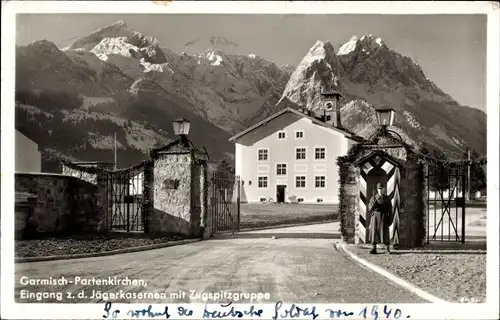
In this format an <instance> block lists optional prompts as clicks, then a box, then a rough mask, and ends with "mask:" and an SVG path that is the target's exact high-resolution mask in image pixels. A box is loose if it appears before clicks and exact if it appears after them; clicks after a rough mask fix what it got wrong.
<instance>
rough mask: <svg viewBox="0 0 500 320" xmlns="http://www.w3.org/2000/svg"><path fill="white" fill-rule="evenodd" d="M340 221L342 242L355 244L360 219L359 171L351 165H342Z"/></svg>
mask: <svg viewBox="0 0 500 320" xmlns="http://www.w3.org/2000/svg"><path fill="white" fill-rule="evenodd" d="M339 169H340V185H341V186H343V187H341V188H340V197H339V198H340V220H341V233H342V241H344V242H346V243H355V241H356V238H357V237H356V234H357V228H356V225H357V223H359V221H358V219H357V217H358V206H357V201H358V194H359V191H358V190H359V186H358V184H359V172H358V171H359V169H358V168H357V167H355V166H354V165H352V164H350V163H346V164H342V165H340V168H339Z"/></svg>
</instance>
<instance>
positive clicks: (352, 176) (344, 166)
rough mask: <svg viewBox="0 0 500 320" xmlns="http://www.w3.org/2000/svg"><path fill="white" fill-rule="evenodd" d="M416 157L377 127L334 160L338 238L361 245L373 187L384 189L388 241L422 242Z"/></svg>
mask: <svg viewBox="0 0 500 320" xmlns="http://www.w3.org/2000/svg"><path fill="white" fill-rule="evenodd" d="M421 157H422V156H421V155H420V154H418V153H416V152H415V149H414V147H413V146H411V145H408V144H406V143H405V142H404V141H403V140H402V139H396V138H395V137H393V136H392V135H391V134H390V133H389V132H388V131H387V128H384V127H382V128H381V129H380V130H379V131H378V132H376V133H375V134H374V135H373V136H372V137H371V139H370V140H367V141H363V142H362V143H359V144H355V145H353V146H352V147H351V148H350V149H349V152H348V154H347V155H346V156H343V157H339V158H338V159H337V164H338V166H339V171H340V190H339V194H340V197H339V198H340V199H339V200H340V215H341V221H340V222H341V232H342V239H343V240H344V241H345V242H347V243H355V244H359V243H365V242H367V241H369V240H368V237H367V234H368V233H369V230H370V217H371V212H370V210H369V208H368V203H369V200H370V198H371V197H372V195H373V192H374V191H373V190H374V186H375V184H376V182H379V183H381V184H382V185H384V186H385V189H386V191H387V196H388V197H389V199H390V201H391V203H392V212H391V220H390V223H389V233H390V241H391V244H393V245H398V246H400V247H402V248H412V247H418V246H422V245H423V244H424V241H425V234H426V229H425V221H426V211H427V207H426V189H425V185H426V180H425V179H426V176H425V170H424V169H425V168H424V166H423V165H422V163H421Z"/></svg>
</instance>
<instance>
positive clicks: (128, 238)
mask: <svg viewBox="0 0 500 320" xmlns="http://www.w3.org/2000/svg"><path fill="white" fill-rule="evenodd" d="M182 239H185V237H182V236H179V235H172V236H168V237H161V238H148V237H146V236H145V235H143V234H138V235H133V234H124V235H119V234H118V235H117V234H115V235H113V234H110V235H84V236H73V237H71V238H69V237H66V238H48V239H33V240H16V241H15V256H16V257H44V256H59V255H70V254H80V253H97V252H106V251H112V250H117V249H124V248H131V247H139V246H146V245H151V244H159V243H168V242H172V241H176V240H182Z"/></svg>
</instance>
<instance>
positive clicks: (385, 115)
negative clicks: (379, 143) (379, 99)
mask: <svg viewBox="0 0 500 320" xmlns="http://www.w3.org/2000/svg"><path fill="white" fill-rule="evenodd" d="M376 111H377V123H378V125H379V126H384V127H386V126H392V124H393V123H394V115H395V113H396V111H395V110H394V109H392V108H389V109H377V110H376Z"/></svg>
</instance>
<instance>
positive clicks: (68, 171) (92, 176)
mask: <svg viewBox="0 0 500 320" xmlns="http://www.w3.org/2000/svg"><path fill="white" fill-rule="evenodd" d="M62 174H63V175H65V176H72V177H76V178H79V179H81V180H84V181H87V182H89V183H92V184H97V174H96V173H88V172H84V171H80V170H77V169H73V168H70V167H68V166H66V165H64V164H63V165H62Z"/></svg>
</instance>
